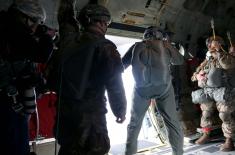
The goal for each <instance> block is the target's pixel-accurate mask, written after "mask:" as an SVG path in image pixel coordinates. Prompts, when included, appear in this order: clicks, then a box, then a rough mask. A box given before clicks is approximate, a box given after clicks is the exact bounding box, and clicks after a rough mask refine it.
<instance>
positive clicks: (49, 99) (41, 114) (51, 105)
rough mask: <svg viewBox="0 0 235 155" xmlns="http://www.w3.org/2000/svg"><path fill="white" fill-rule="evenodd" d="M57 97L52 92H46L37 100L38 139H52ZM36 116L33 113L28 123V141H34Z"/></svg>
mask: <svg viewBox="0 0 235 155" xmlns="http://www.w3.org/2000/svg"><path fill="white" fill-rule="evenodd" d="M56 100H57V96H56V94H55V93H54V92H47V93H45V94H43V95H42V96H41V97H40V98H38V99H37V109H38V119H39V120H38V121H39V137H42V138H52V137H54V135H53V128H54V123H55V115H56V106H55V103H56ZM37 129H38V128H37V115H36V113H33V114H32V115H31V118H30V121H29V136H30V140H35V138H36V134H37Z"/></svg>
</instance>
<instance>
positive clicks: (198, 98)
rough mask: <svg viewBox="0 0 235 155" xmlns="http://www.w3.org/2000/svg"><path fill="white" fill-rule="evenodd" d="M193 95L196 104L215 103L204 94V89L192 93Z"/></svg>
mask: <svg viewBox="0 0 235 155" xmlns="http://www.w3.org/2000/svg"><path fill="white" fill-rule="evenodd" d="M191 95H192V102H193V103H195V104H198V103H199V104H201V103H211V102H213V100H212V98H211V97H210V96H209V95H208V94H206V93H205V92H204V89H198V90H195V91H192V94H191Z"/></svg>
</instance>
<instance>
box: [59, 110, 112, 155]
mask: <svg viewBox="0 0 235 155" xmlns="http://www.w3.org/2000/svg"><path fill="white" fill-rule="evenodd" d="M78 120H79V121H78V122H77V124H78V127H75V126H74V127H72V128H71V127H68V126H69V125H68V124H66V123H63V127H61V130H63V131H66V133H64V134H66V136H70V137H67V138H70V139H71V140H70V141H67V142H66V143H60V150H59V155H105V154H106V153H108V151H109V149H110V140H109V137H108V131H107V127H106V118H105V114H92V113H89V114H81V115H80V118H79V119H78ZM70 125H71V124H70Z"/></svg>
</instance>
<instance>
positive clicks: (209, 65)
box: [192, 36, 235, 151]
mask: <svg viewBox="0 0 235 155" xmlns="http://www.w3.org/2000/svg"><path fill="white" fill-rule="evenodd" d="M206 44H207V47H208V50H209V51H208V52H207V58H206V60H204V61H203V62H202V63H201V65H200V66H199V67H198V68H197V70H196V72H195V73H194V74H193V76H192V81H198V86H199V87H201V88H202V90H203V92H204V93H205V95H208V96H209V102H208V101H205V102H203V103H201V109H202V117H201V127H202V129H203V135H202V137H200V138H199V139H198V140H197V141H196V142H195V143H196V144H204V143H206V142H208V141H209V135H210V133H211V130H212V125H213V123H212V122H213V121H212V119H213V117H214V116H213V114H214V111H215V110H216V107H217V109H218V111H219V117H220V119H221V120H222V130H223V133H224V136H225V138H226V141H225V143H224V144H223V145H222V146H221V148H220V150H221V151H233V150H234V144H233V141H232V137H234V135H235V118H234V116H235V115H234V114H235V104H234V97H233V94H232V90H233V88H234V84H233V83H232V82H231V80H230V78H231V76H230V74H231V72H229V70H234V68H235V60H234V57H232V56H231V55H230V54H228V53H225V51H223V48H222V45H223V39H222V38H221V37H219V36H215V37H210V38H208V39H207V41H206ZM225 78H226V79H225ZM227 81H228V82H227Z"/></svg>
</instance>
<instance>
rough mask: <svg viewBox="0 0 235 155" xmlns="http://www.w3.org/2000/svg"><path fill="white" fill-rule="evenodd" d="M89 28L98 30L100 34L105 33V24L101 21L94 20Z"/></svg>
mask: <svg viewBox="0 0 235 155" xmlns="http://www.w3.org/2000/svg"><path fill="white" fill-rule="evenodd" d="M90 29H93V30H95V31H97V32H99V33H100V34H102V35H105V33H106V31H107V26H105V25H104V23H102V22H96V23H94V24H93V25H92V26H91V27H90Z"/></svg>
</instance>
